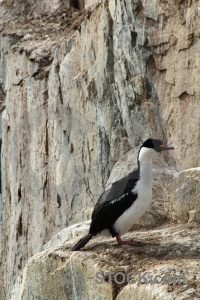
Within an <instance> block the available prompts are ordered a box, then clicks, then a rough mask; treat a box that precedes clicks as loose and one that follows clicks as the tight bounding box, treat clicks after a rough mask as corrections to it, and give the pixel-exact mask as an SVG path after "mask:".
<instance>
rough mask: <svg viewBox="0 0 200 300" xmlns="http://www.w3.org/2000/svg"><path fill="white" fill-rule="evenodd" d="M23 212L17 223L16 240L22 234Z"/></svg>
mask: <svg viewBox="0 0 200 300" xmlns="http://www.w3.org/2000/svg"><path fill="white" fill-rule="evenodd" d="M22 227H23V226H22V213H21V214H20V216H19V220H18V223H17V233H16V240H18V239H19V237H20V236H21V235H22Z"/></svg>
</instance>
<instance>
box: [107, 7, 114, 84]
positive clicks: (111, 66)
mask: <svg viewBox="0 0 200 300" xmlns="http://www.w3.org/2000/svg"><path fill="white" fill-rule="evenodd" d="M107 5H108V4H107ZM107 11H108V35H107V40H106V46H107V53H108V54H107V61H106V70H107V74H108V81H109V83H110V84H112V83H114V82H115V78H114V48H113V19H112V16H111V14H110V11H109V9H108V8H107Z"/></svg>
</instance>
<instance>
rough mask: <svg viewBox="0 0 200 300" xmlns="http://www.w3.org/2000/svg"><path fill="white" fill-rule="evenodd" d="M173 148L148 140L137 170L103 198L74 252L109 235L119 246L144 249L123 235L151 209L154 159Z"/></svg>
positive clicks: (158, 141) (139, 158) (138, 157)
mask: <svg viewBox="0 0 200 300" xmlns="http://www.w3.org/2000/svg"><path fill="white" fill-rule="evenodd" d="M173 149H174V148H173V147H166V146H164V144H163V142H162V141H160V140H156V139H148V140H146V141H145V142H144V143H143V145H142V146H141V148H140V150H139V152H138V156H137V163H138V169H137V170H135V171H133V172H131V173H130V174H128V175H127V176H125V177H123V178H122V179H120V180H118V181H116V182H114V183H113V184H112V186H111V188H110V189H108V190H107V191H105V192H104V193H103V194H102V195H101V197H100V198H99V200H98V202H97V203H96V205H95V208H94V210H93V213H92V221H91V225H90V229H89V233H88V234H86V235H85V236H84V237H83V238H81V239H80V240H79V241H78V243H77V244H76V245H75V246H74V247H73V248H72V249H71V250H72V251H77V250H80V249H81V248H82V247H84V246H85V245H86V244H87V243H88V242H89V240H90V239H91V238H92V237H93V236H96V235H97V234H107V233H109V234H111V235H112V237H116V239H117V242H118V243H119V244H120V245H121V244H126V245H132V246H141V243H139V242H136V241H128V240H122V239H121V236H122V235H123V234H124V233H126V232H127V231H128V230H129V229H130V228H131V227H132V226H133V224H135V222H136V221H138V219H139V218H140V217H141V216H142V215H143V214H144V213H145V212H146V211H147V210H148V208H149V206H150V203H151V199H152V183H153V172H152V159H153V158H154V157H155V155H156V153H157V152H162V151H165V150H173Z"/></svg>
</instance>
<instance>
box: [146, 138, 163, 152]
mask: <svg viewBox="0 0 200 300" xmlns="http://www.w3.org/2000/svg"><path fill="white" fill-rule="evenodd" d="M142 147H146V148H152V149H154V150H156V151H157V152H160V151H162V150H163V147H164V145H163V142H162V141H161V140H156V139H148V140H146V141H145V142H144V143H143V145H142Z"/></svg>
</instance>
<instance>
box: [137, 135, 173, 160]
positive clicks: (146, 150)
mask: <svg viewBox="0 0 200 300" xmlns="http://www.w3.org/2000/svg"><path fill="white" fill-rule="evenodd" d="M165 150H174V148H173V147H168V146H165V145H164V143H163V142H162V141H161V140H156V139H148V140H146V141H145V142H144V143H143V144H142V146H141V148H140V151H139V157H138V159H139V161H141V160H142V159H143V160H146V159H151V158H153V157H154V156H155V154H156V152H162V151H165Z"/></svg>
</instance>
